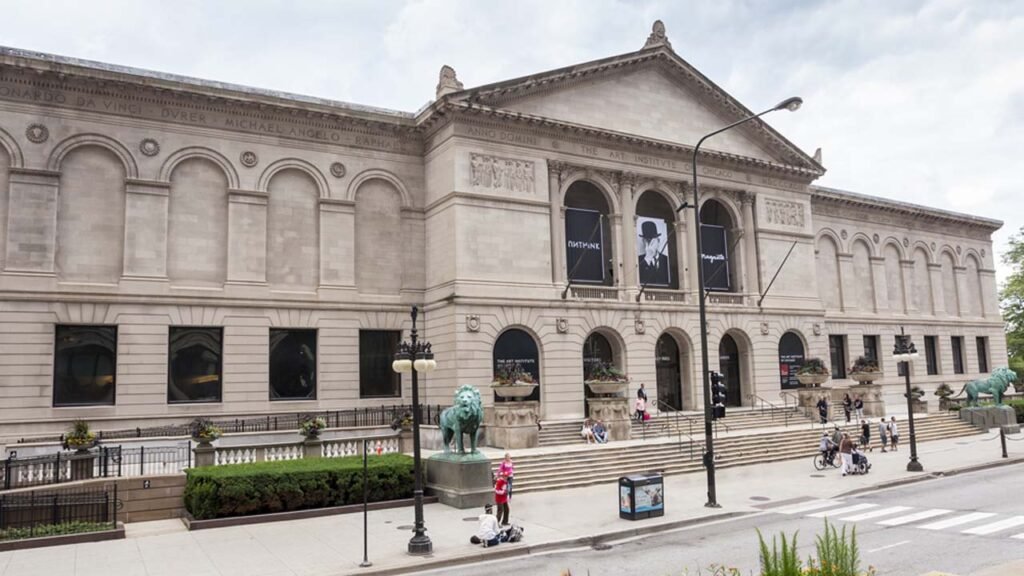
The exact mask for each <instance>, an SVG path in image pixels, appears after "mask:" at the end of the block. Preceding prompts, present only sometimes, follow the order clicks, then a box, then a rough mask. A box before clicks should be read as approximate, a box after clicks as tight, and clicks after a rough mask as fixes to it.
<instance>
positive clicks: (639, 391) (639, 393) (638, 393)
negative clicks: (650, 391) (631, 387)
mask: <svg viewBox="0 0 1024 576" xmlns="http://www.w3.org/2000/svg"><path fill="white" fill-rule="evenodd" d="M636 395H637V396H643V397H644V402H647V390H644V383H643V382H641V383H640V389H639V390H637V391H636Z"/></svg>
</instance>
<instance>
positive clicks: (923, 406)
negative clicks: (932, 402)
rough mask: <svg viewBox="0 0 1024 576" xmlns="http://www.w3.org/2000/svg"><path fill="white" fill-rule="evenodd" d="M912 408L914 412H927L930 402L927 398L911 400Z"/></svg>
mask: <svg viewBox="0 0 1024 576" xmlns="http://www.w3.org/2000/svg"><path fill="white" fill-rule="evenodd" d="M910 409H911V410H913V411H914V414H927V413H928V402H927V401H925V400H913V401H911V402H910Z"/></svg>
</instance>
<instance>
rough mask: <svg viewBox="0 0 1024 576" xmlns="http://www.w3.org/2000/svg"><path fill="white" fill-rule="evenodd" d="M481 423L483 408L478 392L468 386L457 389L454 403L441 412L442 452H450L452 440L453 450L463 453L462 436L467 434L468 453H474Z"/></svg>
mask: <svg viewBox="0 0 1024 576" xmlns="http://www.w3.org/2000/svg"><path fill="white" fill-rule="evenodd" d="M483 421H484V408H483V403H482V402H481V401H480V391H479V390H477V389H476V388H474V387H472V386H470V385H468V384H467V385H464V386H461V387H459V389H458V390H456V391H455V402H454V403H453V404H452V405H451V406H450V407H448V408H445V409H444V411H443V412H441V438H442V439H443V440H444V451H445V452H448V451H450V449H451V443H452V440H454V441H455V449H456V450H457V451H458V452H459V453H465V452H466V450H465V447H464V445H463V443H462V435H463V434H468V435H469V453H470V454H474V453H476V452H477V449H476V436H477V431H478V430H479V429H480V424H482V423H483Z"/></svg>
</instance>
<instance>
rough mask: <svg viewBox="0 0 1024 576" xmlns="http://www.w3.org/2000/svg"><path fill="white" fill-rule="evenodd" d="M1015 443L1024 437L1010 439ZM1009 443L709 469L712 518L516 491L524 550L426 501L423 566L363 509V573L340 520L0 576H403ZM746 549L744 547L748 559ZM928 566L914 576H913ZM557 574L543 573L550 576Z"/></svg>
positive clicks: (393, 514)
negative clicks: (859, 465)
mask: <svg viewBox="0 0 1024 576" xmlns="http://www.w3.org/2000/svg"><path fill="white" fill-rule="evenodd" d="M1014 439H1024V438H1022V437H1021V435H1016V436H1014ZM1010 444H1011V446H1010V451H1011V458H1010V459H1009V460H1004V459H1002V458H1001V457H1000V447H999V439H998V434H996V433H989V434H984V435H978V436H975V437H969V438H957V439H951V440H943V441H935V442H928V443H924V444H922V445H921V446H920V449H919V456H920V460H921V462H922V463H923V464H924V467H925V472H924V473H917V474H914V473H908V472H906V471H905V466H906V462H907V459H908V457H909V453H910V450H909V447H907V446H903V447H901V449H900V451H899V452H896V453H886V454H882V453H879V452H878V451H875V452H874V453H872V454H869V457H870V459H871V462H872V465H873V467H872V471H871V473H870V474H868V475H866V476H848V477H845V478H843V477H841V476H840V475H839V472H838V470H826V471H824V472H818V471H816V470H815V469H814V467H813V466H812V463H811V459H810V458H804V459H800V460H794V461H787V462H781V463H774V464H763V465H753V466H745V467H740V468H729V469H725V470H720V471H719V472H718V475H717V486H718V501H719V502H720V503H721V504H722V508H719V509H709V508H705V507H704V502H705V501H706V475H705V474H703V473H701V474H685V475H678V476H669V477H667V478H666V479H665V504H666V513H665V516H663V517H661V518H656V519H649V520H642V521H638V522H630V521H627V520H620V519H619V517H618V494H617V486H616V485H614V484H612V485H601V486H590V487H585V488H577V489H570V490H560V491H554V492H549V493H543V492H542V493H528V494H522V495H519V496H515V497H514V498H513V499H512V503H511V512H512V520H513V522H515V523H516V524H519V525H521V526H523V527H524V528H525V534H524V539H523V541H522V542H520V543H517V544H502V545H501V546H498V547H495V548H487V549H485V548H481V547H478V546H473V545H471V544H469V541H468V540H469V536H470V535H471V534H473V533H474V532H475V529H476V516H477V514H479V511H478V510H456V509H454V508H449V507H447V506H443V505H441V504H431V505H427V506H426V507H425V509H424V517H425V519H426V526H427V529H428V534H429V535H430V537H431V539H432V540H433V542H434V553H433V554H432V555H431V556H429V557H425V558H424V557H413V556H409V555H408V554H406V553H405V550H406V544H407V542H408V540H409V538H410V536H411V532H410V531H411V528H412V523H413V511H412V508H411V507H408V508H400V509H390V510H380V511H374V512H370V514H369V520H368V535H369V559H370V561H371V562H373V566H372V567H370V568H359V563H360V562H361V561H362V558H363V516H362V514H348V515H342V516H332V517H325V518H316V519H309V520H295V521H289V522H277V523H268V524H255V525H250V526H238V527H231V528H219V529H212V530H202V531H198V532H188V531H186V530H185V528H184V526H183V525H182V524H181V522H179V521H177V520H170V521H161V522H149V523H140V524H131V525H129V526H128V538H127V539H125V540H119V541H110V542H97V543H90V544H75V545H68V546H61V547H55V548H41V549H34V550H19V551H14V552H6V553H0V576H29V575H35V574H40V575H43V574H45V575H48V576H71V575H73V576H86V575H94V574H95V575H103V576H111V575H118V576H122V575H125V576H131V575H146V576H162V575H168V576H170V575H177V574H189V575H190V576H202V575H219V576H227V575H239V576H242V575H246V576H248V575H275V576H276V575H282V576H283V575H328V574H330V575H340V574H378V575H379V574H404V573H409V572H412V571H416V570H423V569H428V568H438V567H443V566H448V565H454V564H463V563H469V562H474V561H478V560H483V559H489V560H490V559H495V558H498V557H501V556H504V555H517V554H531V553H537V552H540V551H545V550H552V549H557V548H569V547H575V546H581V545H589V544H591V543H593V542H595V541H600V540H614V539H620V538H627V537H630V536H634V535H636V534H638V533H648V532H655V531H656V532H663V531H665V530H669V529H672V528H677V527H681V526H684V525H687V524H692V523H694V522H700V521H710V520H712V519H714V518H715V517H721V518H724V517H728V516H729V515H736V514H742V513H757V512H759V511H760V509H759V508H757V507H756V506H759V505H764V504H766V503H772V502H779V501H784V500H791V499H795V498H831V497H836V496H839V495H841V494H844V493H849V492H851V491H855V490H864V489H868V488H870V487H872V486H877V485H880V484H897V483H903V482H906V481H913V480H917V479H924V478H927V477H929V476H930V475H932V474H936V473H952V472H955V471H958V470H965V469H974V468H978V467H985V466H991V465H1000V464H1004V463H1010V462H1024V444H1021V443H1018V442H1011V443H1010ZM754 478H756V481H752V479H754ZM755 546H756V542H753V541H752V542H751V550H752V552H753V551H754V549H755ZM723 560H725V559H723ZM927 569H928V567H922V572H927ZM557 573H558V568H557V567H556V566H553V567H552V569H551V574H557ZM994 574H997V573H993V575H994Z"/></svg>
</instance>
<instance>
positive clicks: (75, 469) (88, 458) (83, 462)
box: [71, 450, 96, 480]
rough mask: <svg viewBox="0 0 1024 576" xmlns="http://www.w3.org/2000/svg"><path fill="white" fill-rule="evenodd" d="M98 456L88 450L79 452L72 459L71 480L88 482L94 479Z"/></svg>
mask: <svg viewBox="0 0 1024 576" xmlns="http://www.w3.org/2000/svg"><path fill="white" fill-rule="evenodd" d="M95 461H96V455H95V454H92V453H90V452H89V451H88V450H78V451H76V452H75V454H74V455H73V456H72V457H71V479H72V480H88V479H90V478H92V477H93V463H94V462H95Z"/></svg>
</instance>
